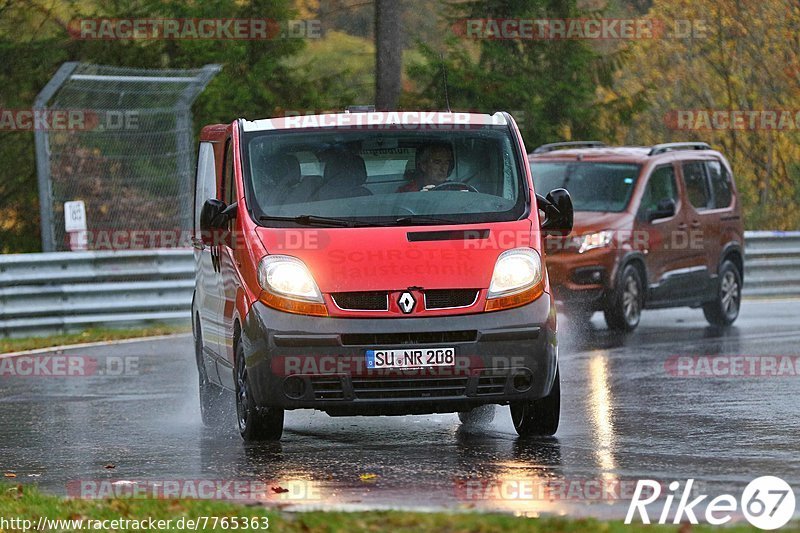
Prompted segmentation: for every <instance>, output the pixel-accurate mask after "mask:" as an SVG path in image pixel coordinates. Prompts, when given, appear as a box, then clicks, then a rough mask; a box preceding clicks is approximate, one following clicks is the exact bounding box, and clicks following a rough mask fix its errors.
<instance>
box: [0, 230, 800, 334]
mask: <svg viewBox="0 0 800 533" xmlns="http://www.w3.org/2000/svg"><path fill="white" fill-rule="evenodd" d="M746 239H747V242H746V248H747V251H746V253H747V256H746V259H745V284H744V287H745V290H744V295H745V296H746V297H800V231H799V232H771V231H770V232H767V231H757V232H747V235H746ZM193 289H194V256H193V254H192V251H191V250H186V249H179V250H142V251H124V252H58V253H48V254H19V255H4V256H3V255H0V337H24V336H31V335H40V334H48V333H56V332H65V331H80V330H82V329H86V328H88V327H93V326H104V327H109V326H141V325H145V324H148V323H178V324H186V325H189V324H191V321H190V306H191V301H192V291H193Z"/></svg>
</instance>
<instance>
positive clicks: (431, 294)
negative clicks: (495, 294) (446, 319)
mask: <svg viewBox="0 0 800 533" xmlns="http://www.w3.org/2000/svg"><path fill="white" fill-rule="evenodd" d="M477 299H478V291H477V290H476V289H432V290H429V291H425V309H449V308H452V307H468V306H470V305H472V304H474V303H475V301H476V300H477Z"/></svg>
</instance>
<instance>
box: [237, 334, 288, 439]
mask: <svg viewBox="0 0 800 533" xmlns="http://www.w3.org/2000/svg"><path fill="white" fill-rule="evenodd" d="M235 372H236V375H235V377H236V419H237V420H238V422H239V433H241V435H242V438H243V439H244V440H245V441H246V442H254V441H269V440H280V438H281V435H282V434H283V409H277V408H272V407H267V408H265V407H260V408H259V407H258V406H256V404H255V401H254V400H253V392H252V389H251V386H250V375H249V372H248V371H247V364H246V363H245V358H244V349H243V348H242V344H241V343H240V342H237V343H236V370H235Z"/></svg>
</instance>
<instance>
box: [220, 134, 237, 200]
mask: <svg viewBox="0 0 800 533" xmlns="http://www.w3.org/2000/svg"><path fill="white" fill-rule="evenodd" d="M222 172H223V173H222V201H223V202H225V205H230V204H231V202H232V201H234V200H232V198H236V194H235V193H234V189H235V185H234V183H233V142H231V140H230V139H228V140H227V141H225V167H224V168H223V171H222Z"/></svg>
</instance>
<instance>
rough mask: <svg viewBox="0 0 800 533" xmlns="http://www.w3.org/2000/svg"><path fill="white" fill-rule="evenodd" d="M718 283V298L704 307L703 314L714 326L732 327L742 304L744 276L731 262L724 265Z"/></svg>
mask: <svg viewBox="0 0 800 533" xmlns="http://www.w3.org/2000/svg"><path fill="white" fill-rule="evenodd" d="M718 283H719V286H718V287H717V296H716V298H715V299H714V300H712V301H710V302H708V303H706V304H704V305H703V314H704V315H705V316H706V320H708V323H709V324H711V325H712V326H730V325H731V324H733V322H734V321H735V320H736V318H737V317H738V316H739V306H740V305H741V303H742V275H741V274H740V273H739V269H738V268H737V267H736V265H734V264H733V263H732V262H731V261H725V262H724V263H722V266H721V267H720V269H719V282H718Z"/></svg>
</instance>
